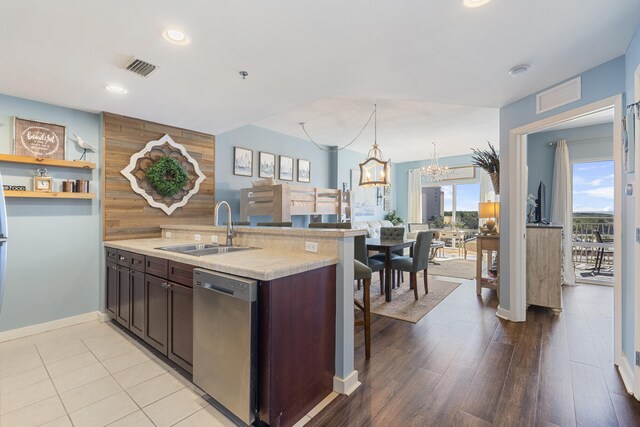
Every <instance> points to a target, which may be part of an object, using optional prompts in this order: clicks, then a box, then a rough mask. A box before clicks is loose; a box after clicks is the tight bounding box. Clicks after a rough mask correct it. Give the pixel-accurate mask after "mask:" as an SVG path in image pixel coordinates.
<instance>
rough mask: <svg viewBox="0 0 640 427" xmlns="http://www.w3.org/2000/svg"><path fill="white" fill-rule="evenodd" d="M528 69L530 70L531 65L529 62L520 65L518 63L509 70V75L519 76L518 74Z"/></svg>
mask: <svg viewBox="0 0 640 427" xmlns="http://www.w3.org/2000/svg"><path fill="white" fill-rule="evenodd" d="M527 71H529V66H528V65H527V64H520V65H516V66H515V67H513V68H512V69H510V70H509V75H510V76H511V77H518V76H521V75H523V74H524V73H526V72H527Z"/></svg>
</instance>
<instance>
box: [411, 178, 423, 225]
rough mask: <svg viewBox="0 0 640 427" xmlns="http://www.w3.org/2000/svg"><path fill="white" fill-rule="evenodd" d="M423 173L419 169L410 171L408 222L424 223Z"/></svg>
mask: <svg viewBox="0 0 640 427" xmlns="http://www.w3.org/2000/svg"><path fill="white" fill-rule="evenodd" d="M421 184H422V174H421V173H420V171H419V170H415V171H414V170H410V171H409V186H408V189H409V191H408V193H409V211H408V212H409V215H408V222H410V223H412V222H413V223H418V224H421V223H422V185H421Z"/></svg>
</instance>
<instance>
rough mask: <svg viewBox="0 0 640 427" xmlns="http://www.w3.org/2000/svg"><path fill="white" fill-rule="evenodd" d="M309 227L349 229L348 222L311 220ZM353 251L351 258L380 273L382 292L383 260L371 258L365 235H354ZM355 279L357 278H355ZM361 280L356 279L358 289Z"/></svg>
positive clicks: (382, 291)
mask: <svg viewBox="0 0 640 427" xmlns="http://www.w3.org/2000/svg"><path fill="white" fill-rule="evenodd" d="M309 228H337V229H348V230H350V229H351V223H350V222H311V223H309ZM353 244H354V253H353V258H354V259H356V260H358V261H360V262H361V263H362V264H364V265H366V266H367V267H369V268H370V269H371V270H372V271H373V272H376V271H377V272H378V274H379V275H380V294H383V293H384V287H383V283H384V261H382V262H381V261H379V260H376V259H371V258H369V257H368V253H367V239H366V236H355V237H354V239H353ZM356 280H357V279H356ZM361 283H362V281H361V280H357V287H358V290H360V286H361Z"/></svg>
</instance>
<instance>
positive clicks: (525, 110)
mask: <svg viewBox="0 0 640 427" xmlns="http://www.w3.org/2000/svg"><path fill="white" fill-rule="evenodd" d="M580 76H581V77H582V98H581V99H580V100H578V101H575V102H572V103H570V104H567V105H563V106H562V107H558V108H556V109H553V110H551V111H547V112H545V113H542V114H536V112H535V106H536V96H535V94H531V95H529V96H527V97H525V98H522V99H520V100H518V101H515V102H513V103H512V104H509V105H507V106H505V107H503V108H501V109H500V159H501V163H500V172H501V173H500V176H501V180H500V204H501V206H502V208H501V210H502V211H503V212H508V211H509V210H510V209H511V206H512V205H513V204H514V203H519V202H520V201H512V200H511V198H510V193H511V183H510V182H509V180H508V179H507V177H508V176H509V173H510V168H511V167H514V166H512V165H511V164H510V162H509V156H510V151H511V147H510V146H509V131H510V130H511V129H514V128H517V127H520V126H524V125H526V124H529V123H533V122H536V121H538V120H541V119H544V118H547V117H551V116H555V115H557V114H559V113H562V112H565V111H569V110H572V109H575V108H578V107H581V106H584V105H587V104H590V103H593V102H596V101H600V100H602V99H605V98H609V97H611V96H614V95H618V94H621V93H624V92H625V58H624V57H623V56H621V57H618V58H616V59H613V60H611V61H608V62H605V63H604V64H601V65H599V66H597V67H595V68H592V69H590V70H587V71H585V72H584V73H582V74H580ZM571 78H573V77H571ZM558 83H562V82H558ZM510 227H511V224H510V219H509V216H508V215H504V216H502V217H501V219H500V244H501V246H502V248H503V250H502V251H500V252H501V253H500V257H501V259H500V269H501V273H500V276H501V278H502V279H501V280H500V306H501V307H502V308H503V309H505V310H509V309H510V300H509V298H510V292H509V291H510V289H509V287H510V285H511V284H510V283H509V275H510V267H509V266H510V262H511V260H510V253H509V250H508V247H509V236H510V232H509V231H510ZM505 248H506V249H505Z"/></svg>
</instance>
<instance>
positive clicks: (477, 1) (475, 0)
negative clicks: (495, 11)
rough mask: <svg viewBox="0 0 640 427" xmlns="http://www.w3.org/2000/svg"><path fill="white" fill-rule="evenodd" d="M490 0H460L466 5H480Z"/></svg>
mask: <svg viewBox="0 0 640 427" xmlns="http://www.w3.org/2000/svg"><path fill="white" fill-rule="evenodd" d="M490 1H491V0H462V4H463V5H465V6H466V7H480V6H484V5H485V4H487V3H489V2H490Z"/></svg>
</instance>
